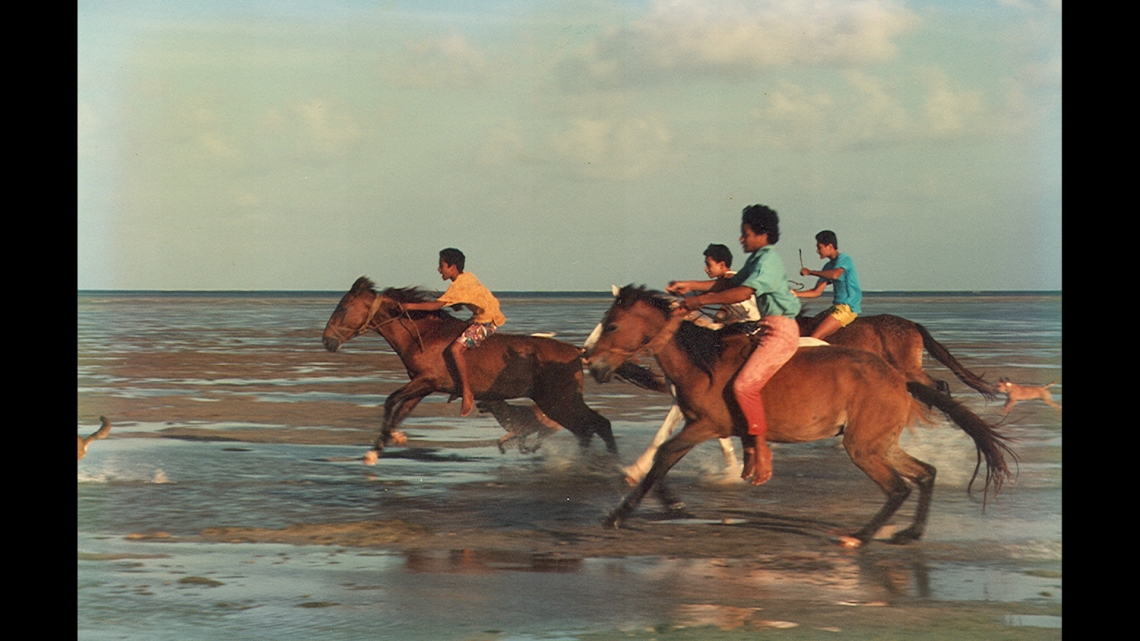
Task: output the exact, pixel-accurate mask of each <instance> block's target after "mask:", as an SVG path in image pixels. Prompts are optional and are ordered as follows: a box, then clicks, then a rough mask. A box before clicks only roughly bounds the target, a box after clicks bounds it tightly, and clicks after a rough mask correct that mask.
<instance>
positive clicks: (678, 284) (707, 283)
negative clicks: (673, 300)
mask: <svg viewBox="0 0 1140 641" xmlns="http://www.w3.org/2000/svg"><path fill="white" fill-rule="evenodd" d="M716 283H717V281H715V280H674V281H670V282H669V286H668V287H666V288H665V291H667V292H669V293H670V294H673V295H675V296H684V295H685V294H688V293H689V292H707V291H708V290H710V289H712V287H713V285H715V284H716Z"/></svg>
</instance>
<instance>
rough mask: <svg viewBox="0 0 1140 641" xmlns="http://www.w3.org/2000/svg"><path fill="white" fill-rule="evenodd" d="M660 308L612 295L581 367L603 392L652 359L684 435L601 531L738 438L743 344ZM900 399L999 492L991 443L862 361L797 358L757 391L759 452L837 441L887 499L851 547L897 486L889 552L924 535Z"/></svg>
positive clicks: (879, 517)
mask: <svg viewBox="0 0 1140 641" xmlns="http://www.w3.org/2000/svg"><path fill="white" fill-rule="evenodd" d="M670 303H671V301H670V300H669V299H667V298H665V297H663V296H661V295H659V294H657V293H656V292H650V291H647V290H645V289H643V288H633V287H625V288H622V290H621V291H620V292H619V293H618V297H617V299H616V300H615V302H614V304H613V306H612V307H611V308H610V310H609V311H608V312H607V313H606V316H605V318H604V319H603V321H602V323H603V330H602V335H601V337H600V338H599V339H598V342H597V344H596V345H595V347H594V352H593V354H592V355H591V356H590V358H589V359H588V364H589V367H590V372H591V373H592V374H593V375H594V378H596V379H597V380H598V381H601V382H605V381H607V380H609V378H610V377H611V375H612V374H613V372H614V370H615V369H617V368H618V367H620V366H621V365H622V364H623V363H624V362H625V361H626V360H628V359H629V358H631V357H633V356H635V355H638V354H640V353H652V354H653V355H654V356H655V357H656V358H657V362H658V364H660V366H661V369H662V370H663V371H664V372H665V375H666V376H667V377H668V378H669V380H670V381H672V382H673V383H674V385H675V386H676V389H677V403H678V404H679V405H680V407H681V410H682V411H683V412H684V414H685V426H684V428H682V429H681V431H680V432H679V433H678V434H677V435H676V436H674V437H673V438H671V439H670V440H669V441H667V442H665V443H664V444H663V445H662V446H661V449H660V450H659V451H658V453H657V456H656V459H655V460H654V463H653V467H652V468H651V469H650V470H649V473H648V474H647V475H646V476H645V478H644V479H643V480H642V481H641V483H640V484H639V485H638V486H637V487H636V488H634V489H633V490H632V491H631V492H630V493H629V494H628V495H627V496H626V497H625V499H624V501H623V502H622V503H621V505H619V506H618V507H617V508H616V509H615V510H614V511H613V512H611V513H610V516H609V518H608V520H607V523H608V524H610V525H614V526H618V525H620V524H621V523H622V522H623V521H624V519H626V518H627V517H628V516H629V514H630V513H631V512H632V511H633V510H634V509H635V508H636V507H637V505H638V504H639V503H640V502H641V500H642V499H643V498H644V497H645V495H646V493H647V492H649V490H650V489H651V488H653V486H654V484H655V483H657V482H658V481H660V480H661V479H662V478H663V477H664V476H665V474H666V473H667V472H668V471H669V469H670V468H672V467H673V465H675V464H676V463H677V461H679V460H680V459H681V458H682V457H684V456H685V454H686V453H688V451H689V450H691V449H692V448H693V447H695V446H696V445H698V444H700V443H702V442H704V441H707V440H709V439H713V438H723V437H727V436H731V435H733V434H735V435H737V436H743V435H744V434H745V432H746V430H745V423H744V421H743V416H742V414H741V413H740V410H739V407H738V406H737V405H736V401H735V398H734V396H733V393H732V385H731V381H732V379H733V378H734V377H735V376H736V372H737V370H738V369H739V368H740V366H741V365H742V364H743V363H744V361H745V360H746V359H747V357H748V355H749V354H750V353H751V349H752V344H751V341H750V339H749V338H748V337H746V336H740V335H736V336H723V335H721V336H717V335H714V334H709V332H710V331H711V330H707V329H704V328H700V327H696V326H694V325H693V324H691V323H683V322H682V320H681V317H679V316H676V315H673V314H672V313H671V311H670ZM702 346H703V347H704V348H706V349H703V350H702V349H701V347H702ZM911 394H914V395H915V398H917V399H918V400H920V401H922V402H924V403H932V404H934V405H937V406H938V407H939V408H940V409H943V410H944V411H947V413H948V414H949V415H950V417H951V419H953V420H954V421H955V422H956V423H957V424H958V426H959V427H961V428H962V429H963V430H964V431H965V432H966V433H967V434H969V435H970V437H971V438H972V439H973V440H974V444H975V446H976V448H977V451H978V457H979V465H980V461H981V458H982V457H984V458H985V461H986V487H985V491H986V492H987V493H988V492H989V491H990V490H991V489H992V490H993V491H995V492H996V491H998V490H1000V488H1001V485H1002V483H1003V482H1004V481H1005V480H1006V479H1007V478H1010V477H1011V476H1012V474H1011V472H1010V470H1009V468H1008V466H1007V465H1006V462H1005V455H1006V454H1009V455H1010V456H1011V457H1012V456H1013V452H1012V451H1011V450H1010V449H1009V447H1008V446H1007V445H1005V443H1003V442H1002V439H1001V437H1000V436H999V435H998V434H997V433H996V432H994V431H993V429H992V428H991V427H990V426H989V425H987V424H986V423H984V422H983V421H981V420H980V419H977V417H973V415H972V414H971V413H967V414H968V416H967V415H963V414H960V413H957V412H956V411H955V408H957V407H958V404H957V403H956V402H955V401H954V400H952V399H950V398H949V397H948V396H946V395H945V394H942V393H940V392H938V391H937V390H934V389H933V388H930V387H927V386H925V385H921V384H917V383H914V382H908V381H907V380H906V377H905V376H904V375H903V374H902V373H901V372H900V371H899V370H898V369H896V368H894V367H892V366H891V365H890V364H888V363H887V362H886V361H885V360H883V359H882V358H880V357H879V356H877V355H875V354H873V353H870V352H867V351H864V350H857V349H851V348H846V347H813V348H806V349H801V350H799V351H798V352H797V353H796V355H795V356H793V357H792V359H791V360H789V361H788V362H787V364H785V365H784V366H783V367H782V368H781V369H780V370H779V371H778V372H777V373H776V375H775V376H773V377H772V379H771V380H770V381H769V382H768V384H767V385H765V387H764V390H763V395H764V405H765V409H766V410H767V415H768V433H767V438H768V440H769V441H770V442H775V443H804V442H808V441H815V440H820V439H824V438H830V437H833V436H839V435H842V436H843V446H844V448H846V450H847V453H848V455H849V456H850V457H851V460H852V461H854V463H855V464H856V465H857V466H859V468H860V469H861V470H863V471H864V472H865V473H866V474H867V476H869V477H871V479H872V480H874V481H875V483H877V484H878V485H879V487H880V488H882V490H883V492H884V493H885V494H886V496H887V501H886V503H885V504H884V505H883V507H882V509H880V510H879V512H878V513H877V514H876V515H875V516H874V517H873V518H872V519H871V520H870V522H868V523H867V524H866V525H865V526H863V528H861V529H860V530H859V531H857V532H855V533H854V534H853V535H852V536H853V537H854V539H855V540H857V541H858V542H866V541H868V540H870V539H871V537H873V536H874V534H875V532H877V531H878V529H879V528H880V527H881V526H882V525H883V524H885V523H886V521H887V519H889V518H890V517H891V515H892V514H894V513H895V512H896V511H897V510H898V508H899V507H900V506H901V505H902V503H903V501H904V500H906V498H907V496H909V495H910V492H911V488H910V485H909V484H908V483H912V484H914V485H915V486H917V487H918V490H919V499H918V506H917V508H916V510H915V517H914V521H913V523H912V524H911V525H910V527H908V528H906V529H904V530H901V531H899V532H898V533H896V534H895V535H894V537H893V538H892V539H891V540H892V541H893V542H896V543H906V542H908V541H913V540H916V539H918V538H919V537H921V536H922V534H923V532H924V531H925V528H926V521H927V518H928V516H929V511H930V501H931V496H932V491H933V488H934V476H935V469H934V467H933V466H931V465H929V464H928V463H924V462H922V461H919V460H918V459H915V458H913V457H911V456H910V455H908V454H907V453H906V452H904V451H903V450H902V449H901V448H900V447H899V444H898V440H899V434H900V433H901V432H902V429H903V428H904V427H905V426H906V425H908V424H910V423H911V422H913V421H915V420H918V419H921V418H922V417H923V416H924V409H923V408H922V406H921V405H920V404H919V403H918V402H917V401H916V400H915V398H912V397H911ZM970 417H973V418H972V419H971V418H970ZM977 471H978V470H977V469H975V475H976V474H977Z"/></svg>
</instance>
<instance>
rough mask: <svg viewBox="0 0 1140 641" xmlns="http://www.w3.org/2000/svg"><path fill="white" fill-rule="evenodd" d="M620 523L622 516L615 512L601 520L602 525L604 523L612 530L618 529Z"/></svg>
mask: <svg viewBox="0 0 1140 641" xmlns="http://www.w3.org/2000/svg"><path fill="white" fill-rule="evenodd" d="M621 524H622V518H621V517H620V516H618V515H616V514H611V515H609V516H607V517H606V520H605V521H603V522H602V525H604V526H605V527H607V528H612V529H614V530H620V529H621Z"/></svg>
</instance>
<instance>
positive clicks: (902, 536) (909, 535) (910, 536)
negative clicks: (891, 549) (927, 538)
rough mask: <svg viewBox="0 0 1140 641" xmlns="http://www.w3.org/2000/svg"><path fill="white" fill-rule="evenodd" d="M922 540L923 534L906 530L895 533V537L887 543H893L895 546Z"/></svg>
mask: <svg viewBox="0 0 1140 641" xmlns="http://www.w3.org/2000/svg"><path fill="white" fill-rule="evenodd" d="M920 538H922V534H921V533H919V532H915V531H914V530H912V529H910V528H907V529H905V530H900V531H898V532H895V535H894V536H892V537H891V538H890V539H889V540H887V543H891V544H893V545H906V544H907V543H914V542H915V541H917V540H919V539H920Z"/></svg>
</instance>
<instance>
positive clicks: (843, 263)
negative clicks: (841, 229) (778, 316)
mask: <svg viewBox="0 0 1140 641" xmlns="http://www.w3.org/2000/svg"><path fill="white" fill-rule="evenodd" d="M815 251H816V253H818V254H819V257H820V258H826V259H827V263H825V264H824V266H823V269H821V270H819V271H812V270H810V269H808V268H807V267H804V268H802V269H800V275H801V276H816V277H818V278H819V281H818V282H816V284H815V287H813V288H812V289H809V290H806V291H802V292H792V293H793V294H795V295H796V298H818V297H819V295H820V294H822V293H823V290H824V288H825V287H827V286H828V284H830V285H831V286H832V290H833V292H834V298H833V299H832V301H831V307H830V308H829V309H828V310H827V316H826V317H825V318H824V319H823V321H821V322H820V324H819V325H818V326H816V328H815V331H814V332H812V334H811V335H812V337H813V338H818V339H821V340H822V339H823V338H825V337H827V336H830V335H831V334H834V333H835V332H836V331H837V330H839V329H840V328H841V327H847V326H848V325H850V324H851V322H852V321H854V320H855V317H857V316H858V315H859V314H860V313H861V312H862V311H863V310H862V308H861V307H860V303H861V302H862V301H863V290H862V289H861V288H860V287H859V275H858V274H856V273H855V261H853V260H851V257H850V256H848V255H847V254H841V253H839V239H838V238H836V236H835V232H833V231H831V230H830V229H825V230H823V231H821V232H819V233H818V234H816V235H815Z"/></svg>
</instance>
